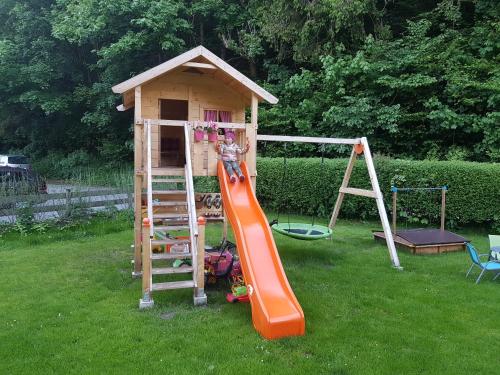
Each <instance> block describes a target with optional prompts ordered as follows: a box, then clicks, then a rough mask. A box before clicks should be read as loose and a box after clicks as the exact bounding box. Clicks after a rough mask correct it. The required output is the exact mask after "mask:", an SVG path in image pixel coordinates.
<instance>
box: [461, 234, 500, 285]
mask: <svg viewBox="0 0 500 375" xmlns="http://www.w3.org/2000/svg"><path fill="white" fill-rule="evenodd" d="M466 246H467V251H468V252H469V255H470V258H471V260H472V264H471V266H470V268H469V271H467V275H465V277H468V276H469V273H470V271H472V268H474V266H477V267H479V268H480V269H481V273H480V274H479V277H478V278H477V280H476V284H479V280H481V277H482V276H483V274H484V273H485V272H486V271H493V272H496V275H495V277H494V278H493V280H495V279H496V278H497V277H498V276H499V275H500V262H499V261H496V260H490V261H488V262H481V259H480V258H481V257H482V256H487V257H489V256H490V254H479V255H478V254H477V251H476V249H475V248H474V246H472V245H471V244H470V243H466Z"/></svg>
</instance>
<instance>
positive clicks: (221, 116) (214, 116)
mask: <svg viewBox="0 0 500 375" xmlns="http://www.w3.org/2000/svg"><path fill="white" fill-rule="evenodd" d="M203 121H217V122H232V112H231V111H219V110H217V109H205V110H204V113H203Z"/></svg>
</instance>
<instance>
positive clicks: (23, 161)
mask: <svg viewBox="0 0 500 375" xmlns="http://www.w3.org/2000/svg"><path fill="white" fill-rule="evenodd" d="M0 167H12V168H24V169H31V165H30V163H29V161H28V158H27V157H26V156H24V155H0Z"/></svg>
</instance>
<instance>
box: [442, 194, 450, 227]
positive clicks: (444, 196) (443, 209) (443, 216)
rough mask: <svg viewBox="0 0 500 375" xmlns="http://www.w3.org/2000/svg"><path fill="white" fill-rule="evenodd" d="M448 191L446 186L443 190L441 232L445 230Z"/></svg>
mask: <svg viewBox="0 0 500 375" xmlns="http://www.w3.org/2000/svg"><path fill="white" fill-rule="evenodd" d="M446 190H448V188H447V187H446V186H443V187H442V189H441V230H444V222H445V214H446Z"/></svg>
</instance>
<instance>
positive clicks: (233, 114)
mask: <svg viewBox="0 0 500 375" xmlns="http://www.w3.org/2000/svg"><path fill="white" fill-rule="evenodd" d="M113 92H115V93H117V94H121V95H122V97H123V104H121V105H120V106H118V107H117V109H118V110H119V111H125V110H128V109H131V108H134V155H135V156H134V166H135V177H134V201H135V221H134V228H135V230H134V233H135V239H134V275H136V276H141V275H142V278H143V291H144V293H143V298H142V300H141V306H144V307H146V306H149V305H151V304H152V299H151V295H150V294H151V292H153V291H156V290H165V289H177V288H193V289H194V299H195V303H204V302H205V300H206V297H205V294H204V284H203V278H204V275H203V272H204V269H203V256H204V253H203V252H204V239H203V237H204V234H203V230H204V225H203V220H202V221H201V222H200V223H198V221H197V218H198V217H199V216H203V215H205V216H208V217H209V220H211V219H219V220H223V210H222V208H221V205H220V197H214V196H209V197H210V199H211V200H212V201H216V202H217V199H219V200H218V202H219V204H218V205H217V204H215V205H207V204H204V203H206V201H203V199H204V196H203V194H195V193H194V188H193V176H216V175H217V154H216V151H215V144H214V143H212V142H208V141H207V136H206V135H205V137H204V139H203V140H202V141H197V142H196V141H195V138H194V131H195V127H196V126H199V125H202V124H205V123H207V122H208V121H213V122H215V123H216V124H217V125H218V128H219V133H220V134H223V132H224V131H226V130H227V129H230V131H232V132H234V133H235V136H236V142H238V143H239V144H242V145H243V144H245V142H246V140H248V142H249V144H250V149H249V151H248V153H247V154H245V155H244V156H243V159H244V160H245V161H246V163H247V165H248V167H249V171H250V176H251V179H252V183H253V185H254V187H255V177H256V136H257V128H258V124H257V109H258V104H259V102H262V101H267V102H268V103H271V104H275V103H277V102H278V99H277V98H275V97H274V96H273V95H271V94H270V93H269V92H267V91H266V90H264V89H263V88H262V87H260V86H258V85H257V84H256V83H255V82H253V81H251V80H250V79H249V78H247V77H246V76H244V75H243V74H241V73H240V72H238V71H237V70H236V69H234V68H233V67H231V66H230V65H228V64H227V63H226V62H224V61H223V60H221V59H220V58H218V57H217V56H216V55H214V54H213V53H212V52H210V51H209V50H207V49H206V48H204V47H202V46H199V47H196V48H193V49H192V50H190V51H188V52H186V53H183V54H181V55H179V56H177V57H175V58H173V59H171V60H168V61H166V62H164V63H163V64H160V65H158V66H156V67H154V68H151V69H149V70H147V71H145V72H144V73H141V74H139V75H137V76H134V77H132V78H130V79H128V80H127V81H124V82H122V83H120V84H118V85H116V86H114V87H113ZM247 108H250V121H249V122H246V121H245V111H246V109H247ZM219 137H223V136H222V135H219ZM207 206H210V207H207ZM141 213H142V214H141ZM145 217H147V218H152V220H151V222H148V221H146V222H143V218H145ZM156 231H163V232H169V233H173V232H179V233H182V234H184V235H185V236H183V238H170V237H168V238H156ZM182 231H184V232H182ZM186 234H187V235H186ZM186 237H187V238H186ZM150 238H153V239H152V240H151V241H149V239H150ZM151 247H153V248H154V247H160V248H167V250H170V249H174V248H175V249H177V250H176V252H173V251H170V252H168V251H167V252H161V253H157V254H155V253H154V252H151ZM179 258H192V267H184V268H182V269H181V268H177V269H176V268H173V267H171V265H170V263H171V261H172V260H175V259H179ZM153 263H155V265H154V266H153ZM156 264H158V265H159V266H156ZM178 273H185V274H186V277H187V278H184V279H182V280H179V276H178V275H176V276H174V278H175V280H174V281H170V280H169V281H163V280H167V278H168V277H169V276H162V275H172V274H178ZM153 277H154V278H155V281H154V282H153ZM157 279H160V280H162V282H156V280H157Z"/></svg>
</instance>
